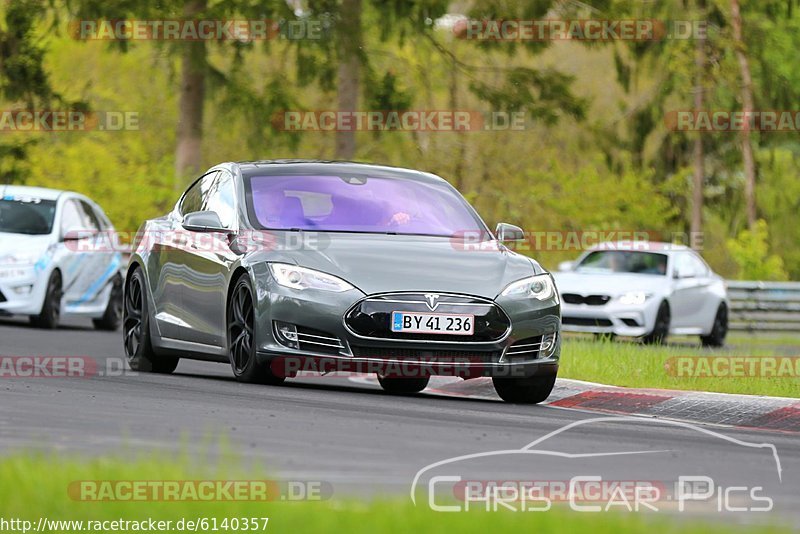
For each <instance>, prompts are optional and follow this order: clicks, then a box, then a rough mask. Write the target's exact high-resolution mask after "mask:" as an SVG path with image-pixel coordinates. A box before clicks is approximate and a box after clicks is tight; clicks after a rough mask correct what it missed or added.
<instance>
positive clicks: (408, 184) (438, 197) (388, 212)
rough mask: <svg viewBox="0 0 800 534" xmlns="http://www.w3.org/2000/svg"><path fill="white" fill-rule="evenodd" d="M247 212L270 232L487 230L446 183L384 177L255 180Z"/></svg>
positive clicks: (447, 234)
mask: <svg viewBox="0 0 800 534" xmlns="http://www.w3.org/2000/svg"><path fill="white" fill-rule="evenodd" d="M247 182H248V191H247V197H248V211H249V212H250V218H251V220H252V221H253V223H254V224H255V225H256V226H259V227H261V228H262V229H269V230H314V231H322V232H326V231H327V232H357V233H376V234H404V235H430V236H441V237H452V236H456V235H463V233H465V232H476V233H482V232H486V228H485V226H484V225H483V223H482V221H481V220H480V219H479V218H478V216H477V214H475V212H474V211H473V210H472V208H471V207H470V206H469V205H468V204H467V203H466V201H464V199H463V198H462V197H461V196H460V195H459V194H458V193H457V192H456V191H455V190H453V189H452V188H450V187H448V186H447V185H445V184H438V183H429V182H422V181H416V180H404V179H395V178H383V177H367V176H359V175H348V176H306V175H302V176H296V175H295V176H254V177H251V178H250V179H249V180H247Z"/></svg>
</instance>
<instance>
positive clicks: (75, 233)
mask: <svg viewBox="0 0 800 534" xmlns="http://www.w3.org/2000/svg"><path fill="white" fill-rule="evenodd" d="M96 235H97V232H96V231H95V230H87V229H86V228H83V227H82V226H71V227H69V228H67V230H66V231H65V232H64V233H63V235H62V236H61V241H63V242H65V243H69V242H75V241H83V240H84V239H91V238H93V237H94V236H96Z"/></svg>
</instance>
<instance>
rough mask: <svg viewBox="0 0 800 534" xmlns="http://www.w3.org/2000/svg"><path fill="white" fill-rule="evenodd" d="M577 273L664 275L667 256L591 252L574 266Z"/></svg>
mask: <svg viewBox="0 0 800 534" xmlns="http://www.w3.org/2000/svg"><path fill="white" fill-rule="evenodd" d="M575 271H576V272H579V273H634V274H652V275H660V276H666V274H667V256H666V255H665V254H654V253H652V252H630V251H622V250H603V251H597V252H592V253H591V254H589V255H588V256H586V257H585V258H584V259H583V261H582V262H580V263H579V264H578V266H577V267H576V268H575Z"/></svg>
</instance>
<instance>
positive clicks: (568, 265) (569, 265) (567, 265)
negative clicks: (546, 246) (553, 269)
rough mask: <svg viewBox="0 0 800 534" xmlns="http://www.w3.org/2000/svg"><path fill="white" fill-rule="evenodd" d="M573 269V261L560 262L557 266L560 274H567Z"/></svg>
mask: <svg viewBox="0 0 800 534" xmlns="http://www.w3.org/2000/svg"><path fill="white" fill-rule="evenodd" d="M574 268H575V262H574V261H562V262H561V263H559V264H558V270H559V271H561V272H562V273H566V272H569V271H571V270H573V269H574Z"/></svg>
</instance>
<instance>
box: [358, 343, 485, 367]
mask: <svg viewBox="0 0 800 534" xmlns="http://www.w3.org/2000/svg"><path fill="white" fill-rule="evenodd" d="M350 348H351V349H352V350H353V356H354V357H356V358H367V359H374V360H406V361H420V362H439V363H495V362H497V361H498V360H499V359H500V352H499V351H496V350H493V351H472V350H435V349H434V350H430V349H410V348H387V347H379V348H375V347H361V346H358V345H351V347H350Z"/></svg>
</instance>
